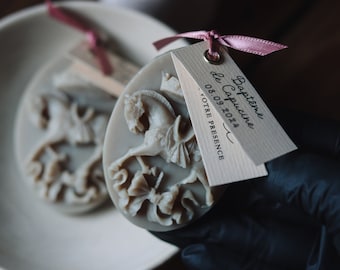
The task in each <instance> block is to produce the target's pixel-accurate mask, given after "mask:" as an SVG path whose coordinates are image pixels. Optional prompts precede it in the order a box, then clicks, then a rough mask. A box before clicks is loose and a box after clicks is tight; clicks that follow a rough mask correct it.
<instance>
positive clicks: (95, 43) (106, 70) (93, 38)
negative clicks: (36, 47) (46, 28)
mask: <svg viewBox="0 0 340 270" xmlns="http://www.w3.org/2000/svg"><path fill="white" fill-rule="evenodd" d="M46 4H47V8H48V13H49V14H50V16H52V17H53V18H55V19H57V20H59V21H61V22H63V23H65V24H67V25H69V26H71V27H73V28H75V29H77V30H79V31H81V32H83V33H85V35H86V39H87V42H88V44H89V48H90V50H91V51H92V52H93V54H94V55H95V56H96V58H97V60H98V64H99V66H100V69H101V71H102V72H103V74H105V75H110V74H111V73H112V72H113V68H112V66H111V63H110V61H109V59H108V56H107V54H106V52H105V49H104V48H103V47H102V46H101V44H100V43H101V42H100V37H99V35H98V34H97V33H96V32H95V31H94V30H93V29H91V27H89V26H87V25H86V24H85V23H84V22H83V21H81V20H79V19H77V18H76V17H75V16H72V14H71V13H69V12H65V11H63V10H62V9H60V8H58V7H56V6H54V5H53V4H52V2H51V1H50V0H46ZM77 16H78V15H77Z"/></svg>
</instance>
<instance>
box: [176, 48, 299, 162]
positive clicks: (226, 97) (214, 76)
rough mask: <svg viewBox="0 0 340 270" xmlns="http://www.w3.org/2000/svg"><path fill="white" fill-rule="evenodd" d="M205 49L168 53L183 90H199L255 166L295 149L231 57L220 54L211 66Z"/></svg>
mask: <svg viewBox="0 0 340 270" xmlns="http://www.w3.org/2000/svg"><path fill="white" fill-rule="evenodd" d="M206 49H207V44H206V43H205V42H200V43H197V44H194V45H191V46H187V47H184V48H181V49H177V50H174V51H172V52H171V54H172V57H173V60H174V64H175V67H176V71H177V72H178V70H177V69H178V67H181V72H178V77H179V80H180V83H181V85H182V88H183V91H185V92H189V91H195V89H196V90H197V88H200V89H201V90H202V91H203V93H204V94H205V96H206V97H207V99H208V100H209V101H210V103H211V105H212V106H213V107H214V109H215V110H216V112H217V114H218V115H219V116H220V118H221V119H222V120H223V122H224V123H225V125H226V126H227V127H228V128H229V130H230V131H231V132H232V134H233V135H234V136H235V138H236V140H237V141H238V142H239V143H240V145H241V146H242V148H243V150H244V151H245V152H246V153H247V155H248V156H249V158H250V159H251V160H252V161H253V162H254V164H255V165H260V164H263V163H265V162H267V161H269V160H272V159H274V158H277V157H279V156H281V155H284V154H286V153H288V152H290V151H293V150H295V149H296V146H295V144H294V143H293V142H292V141H291V140H290V138H289V137H288V136H287V134H286V133H285V131H284V130H283V129H282V127H281V126H280V124H279V123H278V122H277V121H276V119H275V117H274V116H273V115H272V113H271V112H270V110H269V109H268V107H267V106H266V105H265V103H264V102H263V100H262V99H261V97H260V96H259V95H258V93H257V92H256V90H255V89H254V87H253V86H252V85H251V84H250V82H249V81H248V80H247V78H246V77H245V76H244V74H243V73H242V72H241V71H240V69H239V68H238V67H237V65H236V64H235V63H234V61H233V60H232V59H231V57H230V56H229V55H228V54H227V53H226V52H224V54H223V57H224V61H223V63H221V64H219V65H213V64H210V63H208V62H207V61H205V59H204V52H205V51H206ZM187 81H190V82H191V83H190V84H189V83H187ZM184 86H186V87H184ZM184 88H185V89H184ZM186 102H187V103H188V102H191V101H190V100H186ZM191 117H195V116H194V115H191Z"/></svg>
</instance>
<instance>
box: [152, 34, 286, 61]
mask: <svg viewBox="0 0 340 270" xmlns="http://www.w3.org/2000/svg"><path fill="white" fill-rule="evenodd" d="M180 38H192V39H199V40H205V41H208V44H209V48H208V53H209V55H210V56H212V57H214V56H216V54H218V50H219V47H221V46H225V47H229V48H232V49H235V50H238V51H242V52H247V53H252V54H256V55H261V56H265V55H268V54H270V53H273V52H276V51H280V50H283V49H285V48H288V47H287V46H286V45H283V44H279V43H275V42H272V41H268V40H264V39H260V38H254V37H248V36H242V35H223V36H221V35H220V34H218V33H217V32H216V31H215V30H211V31H193V32H186V33H182V34H177V35H174V36H171V37H167V38H163V39H160V40H158V41H156V42H154V43H153V45H154V46H155V47H156V49H157V50H160V49H162V48H163V47H165V46H166V45H168V44H170V43H171V42H174V41H175V40H177V39H180Z"/></svg>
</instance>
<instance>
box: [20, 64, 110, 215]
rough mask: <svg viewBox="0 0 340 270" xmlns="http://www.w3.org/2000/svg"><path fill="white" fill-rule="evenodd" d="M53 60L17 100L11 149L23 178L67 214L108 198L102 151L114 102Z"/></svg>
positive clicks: (48, 201)
mask: <svg viewBox="0 0 340 270" xmlns="http://www.w3.org/2000/svg"><path fill="white" fill-rule="evenodd" d="M69 65H70V60H69V59H66V58H62V59H58V60H54V61H52V62H51V63H49V64H48V65H47V66H46V67H44V68H43V69H42V70H41V71H40V72H38V74H37V75H36V76H35V77H34V78H33V80H32V82H31V84H30V85H29V87H28V88H27V89H26V91H25V93H24V94H23V96H22V98H21V102H20V105H19V108H18V112H17V119H16V128H15V148H16V156H17V161H18V165H19V167H20V170H21V172H22V175H23V179H24V180H25V182H26V183H28V184H29V186H31V187H32V190H34V192H35V194H36V195H37V196H38V197H40V198H41V199H42V200H43V201H44V202H46V203H48V204H50V205H51V206H53V207H55V208H57V209H59V210H61V211H62V212H66V213H79V212H84V211H88V210H90V209H93V208H94V207H96V206H98V205H100V204H101V203H103V202H104V200H106V199H107V198H108V195H107V190H106V185H105V180H104V175H103V170H102V149H103V141H104V135H105V129H106V126H107V122H108V119H109V115H110V113H111V112H112V109H113V107H114V104H115V101H116V99H115V98H113V97H112V96H110V95H108V94H106V93H104V92H103V91H101V90H100V89H98V88H96V87H95V86H94V85H92V84H91V83H90V82H88V81H87V80H85V79H83V78H82V77H80V76H78V75H77V74H73V73H72V72H70V70H68V67H69Z"/></svg>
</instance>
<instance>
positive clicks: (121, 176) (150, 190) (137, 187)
mask: <svg viewBox="0 0 340 270" xmlns="http://www.w3.org/2000/svg"><path fill="white" fill-rule="evenodd" d="M169 79H171V82H170V85H169V83H168V84H167V82H166V81H168V80H169ZM176 80H177V79H176V78H175V77H173V76H170V75H169V74H167V73H163V82H162V88H168V89H167V90H166V91H167V93H168V94H169V91H170V92H171V89H172V87H173V86H172V85H174V84H176ZM177 82H178V81H177ZM163 91H164V89H163ZM178 93H179V90H178V89H176V92H175V95H176V99H181V100H179V102H181V103H183V100H182V99H183V95H179V94H178ZM170 94H171V93H170ZM124 98H125V100H124V117H125V120H126V124H127V126H128V129H129V131H130V132H133V133H135V134H137V135H140V136H144V140H143V143H142V144H140V145H138V146H136V147H133V148H130V149H129V150H128V151H127V152H126V153H125V154H124V155H122V156H121V157H120V158H118V159H116V160H115V161H114V162H112V163H111V164H110V166H109V167H108V175H109V177H110V179H111V180H112V182H111V183H112V186H111V187H112V188H113V189H114V190H115V192H116V194H118V197H119V198H118V206H119V208H120V209H122V210H123V212H124V213H125V214H127V215H130V216H137V215H138V214H139V212H140V211H142V209H144V210H143V211H145V209H146V216H147V219H148V220H149V221H151V222H156V223H158V224H161V225H164V226H171V225H173V224H183V223H186V222H188V221H190V220H192V219H193V218H194V215H195V208H197V207H199V208H202V207H203V208H204V207H209V206H211V205H212V204H213V202H214V199H213V195H212V192H211V189H210V187H209V185H208V181H207V177H206V174H205V170H204V166H203V162H202V159H201V155H200V152H199V149H198V146H197V142H196V139H195V135H194V131H193V129H192V127H191V124H190V121H189V120H188V119H185V118H184V117H182V116H181V115H176V112H175V110H174V108H173V106H172V105H171V103H170V101H169V100H168V99H167V98H166V97H165V96H164V95H163V94H162V93H161V92H158V91H154V90H138V91H136V92H134V93H133V94H131V95H126V96H125V97H124ZM176 102H178V100H177V101H176ZM150 156H151V157H154V156H159V157H161V158H162V159H163V160H164V161H165V162H166V163H171V164H174V165H176V166H178V167H180V168H185V169H186V170H187V171H188V172H189V173H188V175H187V176H186V177H184V178H183V179H178V180H177V181H176V183H175V184H172V185H171V186H167V187H166V189H164V187H163V189H161V188H160V185H161V183H162V182H164V181H166V174H165V173H164V172H163V171H162V170H161V169H160V168H157V167H155V166H149V165H148V164H147V163H146V161H145V160H144V158H143V157H150ZM131 159H135V160H136V161H137V163H138V164H139V167H140V169H137V170H136V171H135V172H132V175H131V172H130V171H129V169H127V168H126V167H124V164H125V163H126V162H127V161H128V160H131ZM197 183H200V184H201V187H202V189H203V193H205V201H204V203H203V204H200V203H199V200H197V198H196V195H195V192H194V191H192V190H190V189H188V188H186V187H187V186H189V185H192V184H197Z"/></svg>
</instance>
